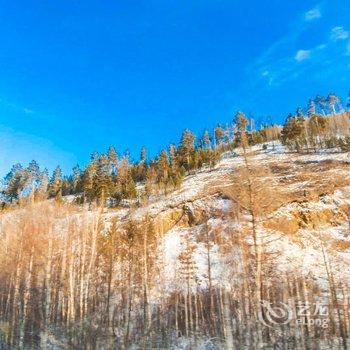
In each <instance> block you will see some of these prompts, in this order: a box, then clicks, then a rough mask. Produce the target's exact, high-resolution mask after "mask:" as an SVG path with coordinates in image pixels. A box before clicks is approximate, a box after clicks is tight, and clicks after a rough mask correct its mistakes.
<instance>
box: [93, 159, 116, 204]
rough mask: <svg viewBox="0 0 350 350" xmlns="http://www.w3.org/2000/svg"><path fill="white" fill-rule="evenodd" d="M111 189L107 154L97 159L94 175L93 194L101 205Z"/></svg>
mask: <svg viewBox="0 0 350 350" xmlns="http://www.w3.org/2000/svg"><path fill="white" fill-rule="evenodd" d="M111 190H112V180H111V176H110V163H109V158H108V156H105V155H102V156H100V158H99V159H98V163H97V170H96V174H95V177H94V192H95V193H94V194H95V197H96V198H97V200H98V201H99V203H100V205H101V206H104V205H105V202H106V199H107V198H108V197H109V195H110V192H111Z"/></svg>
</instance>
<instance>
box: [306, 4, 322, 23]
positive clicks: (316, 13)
mask: <svg viewBox="0 0 350 350" xmlns="http://www.w3.org/2000/svg"><path fill="white" fill-rule="evenodd" d="M321 17H322V13H321V11H320V10H319V9H318V8H317V7H316V8H314V9H311V10H310V11H307V12H306V13H305V20H306V21H312V20H314V19H317V18H321Z"/></svg>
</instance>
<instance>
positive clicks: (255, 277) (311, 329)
mask: <svg viewBox="0 0 350 350" xmlns="http://www.w3.org/2000/svg"><path fill="white" fill-rule="evenodd" d="M349 110H350V95H349V103H348V104H347V105H345V106H343V105H342V104H341V101H340V99H339V98H338V97H337V96H336V95H335V94H333V93H331V94H329V95H328V97H327V98H323V97H322V96H317V97H316V98H314V99H312V100H310V101H309V103H308V106H307V108H304V109H302V108H297V110H296V112H295V113H293V114H289V115H288V116H287V118H286V120H285V123H284V125H275V124H269V125H268V124H266V125H265V124H264V125H261V126H259V127H255V122H254V120H253V119H251V118H247V117H246V116H245V115H244V114H243V113H242V112H238V113H237V114H236V115H235V117H234V120H233V121H232V123H230V124H228V125H226V126H222V125H217V126H216V127H215V129H214V130H213V131H212V132H209V131H205V132H204V133H203V135H201V136H200V137H196V136H195V135H194V133H192V132H191V131H190V130H188V129H185V130H184V131H183V133H182V136H181V139H180V142H179V144H178V145H174V144H171V145H169V146H168V147H167V148H165V149H164V150H163V151H161V153H160V154H159V155H157V156H155V157H154V158H152V159H149V158H148V156H147V151H146V148H142V150H141V152H140V153H141V154H140V159H139V160H138V161H135V162H134V161H132V160H131V159H130V156H129V154H128V153H126V154H123V155H119V154H118V152H117V150H116V149H115V148H114V147H113V146H111V147H110V148H109V149H108V150H107V152H106V153H102V154H100V153H97V152H94V153H92V155H91V157H90V161H89V162H88V164H87V165H86V166H85V168H80V167H79V166H78V165H77V166H75V167H74V168H73V170H72V174H62V171H61V169H60V167H59V166H57V168H56V169H55V170H54V171H53V173H52V174H49V173H48V171H47V170H46V169H42V168H41V167H40V166H39V164H38V163H37V162H36V161H35V160H33V161H32V162H30V163H29V165H27V166H23V165H21V164H15V165H14V166H13V167H12V169H11V170H10V172H9V173H8V174H7V175H6V176H5V178H4V179H3V184H2V191H1V203H2V205H1V216H0V348H3V349H237V350H238V349H347V348H349V346H350V345H349V344H350V343H349V337H350V317H349V316H350V309H349V301H350V299H349V293H348V291H349V288H350V285H349V283H348V281H347V278H345V277H344V276H345V275H346V271H345V270H343V271H342V269H341V268H340V267H339V266H342V265H341V263H342V261H341V257H342V255H341V254H343V255H344V256H345V254H346V253H348V250H349V248H350V243H349V241H348V239H347V235H349V233H350V202H349V201H348V199H346V200H345V199H344V201H343V202H341V200H343V197H341V200H340V199H338V202H336V201H335V200H334V202H332V205H333V204H334V203H335V204H334V205H335V206H336V209H329V208H328V207H327V208H328V209H327V208H326V209H327V210H328V211H327V215H328V216H327V218H326V219H324V217H323V216H321V215H313V216H312V213H311V214H310V212H308V215H309V216H308V217H307V218H305V217H303V216H302V215H301V214H300V215H299V217H298V220H299V221H298V224H297V228H296V232H301V231H297V230H304V231H303V232H304V233H305V234H306V233H307V234H308V235H309V236H307V237H309V238H307V239H306V238H305V239H304V238H303V237H302V236H300V238H298V237H299V236H298V235H297V234H295V235H294V236H293V235H292V234H290V233H289V231H288V230H290V227H284V226H285V225H287V226H288V225H289V226H290V225H291V224H285V223H284V222H283V220H279V216H278V215H277V214H276V213H280V210H281V208H290V207H291V206H293V205H294V206H296V205H298V206H300V207H301V208H304V207H305V206H307V205H309V203H311V202H312V203H321V202H322V201H326V200H328V199H327V198H328V197H326V196H333V195H334V196H335V194H334V193H335V191H336V190H338V191H342V190H343V188H345V190H346V188H347V187H346V186H350V183H348V182H349V176H347V175H346V174H348V171H349V168H348V165H349V161H347V160H346V157H347V154H348V153H349V152H350V113H349ZM281 150H282V151H281ZM279 152H280V153H279ZM324 154H325V155H326V156H327V157H329V158H327V159H326V160H325V161H316V160H315V159H318V158H315V157H319V156H323V155H324ZM259 157H260V158H259ZM279 157H282V158H279ZM283 157H284V158H283ZM307 157H314V158H307ZM332 157H333V158H332ZM337 157H338V158H337ZM342 157H343V158H342ZM310 159H311V160H310ZM302 161H305V163H302ZM227 164H228V165H227ZM303 164H304V165H303ZM224 166H227V170H225V169H226V168H224ZM223 169H224V170H223ZM334 169H336V172H335V173H332V171H333V170H334ZM308 171H309V172H308ZM326 173H327V176H325V177H324V179H323V178H322V176H323V175H324V174H326ZM329 174H333V175H329ZM297 180H298V181H299V180H300V183H303V184H305V183H307V182H309V183H311V182H312V181H314V182H312V186H311V185H310V187H305V188H306V189H305V188H304V187H300V188H302V190H301V189H300V188H299V187H298V188H297V189H295V188H294V187H292V186H291V187H290V191H289V192H288V191H287V190H286V188H287V187H286V186H287V185H286V184H289V182H288V181H297ZM321 180H324V183H323V185H322V186H321V185H320V182H317V181H321ZM197 185H198V186H202V185H203V189H201V190H200V191H199V190H198V191H197V192H193V193H194V194H193V195H192V192H191V193H190V191H194V190H196V186H197ZM345 190H344V191H345ZM342 193H343V192H342ZM344 193H345V192H344ZM346 193H348V192H346ZM186 196H187V197H186ZM345 197H346V196H345ZM339 198H340V197H339ZM217 203H219V204H217ZM322 203H323V202H322ZM325 203H326V202H325ZM327 203H328V202H327ZM327 203H326V204H327ZM326 204H325V205H326ZM327 205H328V204H327ZM314 206H315V205H314ZM329 206H330V204H329ZM293 208H294V207H293ZM308 208H309V207H308ZM332 208H333V207H332ZM322 210H323V208H322ZM335 212H337V213H338V212H339V215H338V214H337V216H335V215H334V213H335ZM303 213H304V212H303ZM304 216H305V215H304ZM295 218H296V214H295V217H293V220H294V219H295ZM290 220H291V219H290ZM322 220H324V221H322ZM290 222H291V223H292V222H294V221H290ZM320 223H322V225H323V224H324V225H325V226H324V227H323V226H322V229H321V228H320V229H319V231H317V232H316V231H315V230H316V228H317V227H321V226H320ZM329 223H331V224H332V225H333V227H336V228H337V229H339V230H338V231H339V232H340V233H339V235H341V237H342V238H341V239H340V238H338V240H335V239H334V241H332V240H331V238H329V239H326V238H325V237H326V235H325V234H323V235H321V232H327V227H328V226H327V225H328V224H329ZM303 225H304V226H303ZM328 228H329V227H328ZM325 230H326V231H325ZM306 231H307V232H306ZM338 231H337V232H338ZM276 232H288V233H285V234H279V236H278V237H277V233H276ZM318 234H320V235H318ZM305 237H306V236H305ZM310 237H312V239H311V240H312V243H313V244H314V247H315V251H316V252H317V254H319V255H317V256H318V257H319V260H317V261H318V265H319V268H320V269H321V270H322V272H319V271H318V270H314V271H312V269H309V270H307V269H306V268H305V267H298V266H294V265H293V264H294V260H292V261H289V262H288V261H287V260H286V261H285V262H284V264H282V265H283V269H284V270H283V271H282V270H281V267H280V265H279V264H278V263H277V261H279V259H282V258H281V257H282V256H283V254H284V253H285V252H284V250H285V249H286V250H288V249H287V248H285V247H284V246H282V245H281V246H279V245H278V244H279V243H276V241H278V242H280V241H284V240H286V239H288V240H291V241H292V242H293V244H294V243H295V247H298V249H300V250H302V249H304V248H305V246H306V245H307V242H308V241H310ZM177 240H181V244H179V246H181V249H180V250H179V251H176V249H175V247H176V242H177ZM339 242H340V243H341V244H342V245H341V246H340V245H339V244H340V243H339ZM335 243H337V244H335ZM303 245H304V248H302V246H303ZM295 249H297V248H295ZM305 249H306V248H305ZM304 253H305V252H304ZM304 253H303V254H304ZM315 254H316V253H315ZM295 259H297V258H295ZM344 259H345V257H344ZM338 260H339V261H338ZM344 261H345V262H346V261H347V260H344ZM345 266H346V265H345ZM306 270H307V273H306V272H305V271H306ZM342 272H343V275H341V273H342ZM266 302H267V303H268V305H267V306H266V305H265V304H264V303H266ZM264 305H265V306H266V307H267V308H265V307H264ZM269 305H280V308H275V309H273V310H271V309H269ZM283 305H285V306H286V305H287V306H288V307H287V310H288V312H291V313H293V315H294V316H295V315H298V312H299V311H300V309H301V307H302V306H304V308H303V310H304V311H307V312H304V313H303V314H302V315H301V321H300V319H298V318H296V317H293V318H292V319H289V318H288V317H289V316H290V315H288V313H287V314H286V313H284V311H285V310H283ZM322 307H323V309H322ZM321 309H322V310H323V313H322V314H320V310H321ZM266 310H269V312H270V314H269V313H268V312H266ZM326 311H327V312H326ZM271 315H272V316H273V317H272V319H271V317H270V316H271ZM284 317H285V319H284V320H281V318H284ZM269 322H270V324H269V325H268V326H267V325H266V324H267V323H269ZM271 324H272V326H271Z"/></svg>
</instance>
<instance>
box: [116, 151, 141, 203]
mask: <svg viewBox="0 0 350 350" xmlns="http://www.w3.org/2000/svg"><path fill="white" fill-rule="evenodd" d="M136 195H137V192H136V185H135V182H134V180H133V178H132V176H131V167H130V164H129V159H128V156H127V155H126V156H124V158H123V159H122V161H121V164H120V167H119V169H118V177H117V192H116V193H115V196H114V197H115V198H116V199H117V200H121V199H133V198H136Z"/></svg>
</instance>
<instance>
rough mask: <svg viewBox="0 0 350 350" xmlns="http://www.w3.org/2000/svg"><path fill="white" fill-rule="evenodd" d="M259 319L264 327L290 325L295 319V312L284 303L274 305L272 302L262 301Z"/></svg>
mask: <svg viewBox="0 0 350 350" xmlns="http://www.w3.org/2000/svg"><path fill="white" fill-rule="evenodd" d="M258 318H259V321H260V322H261V323H262V324H263V325H265V326H266V327H270V328H272V327H274V326H277V325H285V324H288V323H289V322H290V321H291V320H292V319H293V310H292V309H291V307H290V306H289V305H287V304H285V303H282V302H279V303H277V304H274V305H272V304H271V303H270V302H268V301H266V300H262V301H261V308H260V310H259V313H258Z"/></svg>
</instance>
